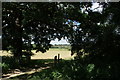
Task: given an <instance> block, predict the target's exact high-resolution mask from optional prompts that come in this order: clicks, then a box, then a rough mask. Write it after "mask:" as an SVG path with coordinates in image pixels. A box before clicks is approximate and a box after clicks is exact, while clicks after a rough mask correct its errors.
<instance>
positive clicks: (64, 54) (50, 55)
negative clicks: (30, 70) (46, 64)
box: [0, 49, 74, 59]
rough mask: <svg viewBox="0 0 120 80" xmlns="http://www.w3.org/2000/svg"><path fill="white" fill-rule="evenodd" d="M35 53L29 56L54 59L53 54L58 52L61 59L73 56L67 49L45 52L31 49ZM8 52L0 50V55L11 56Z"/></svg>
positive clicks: (55, 54)
mask: <svg viewBox="0 0 120 80" xmlns="http://www.w3.org/2000/svg"><path fill="white" fill-rule="evenodd" d="M32 52H33V53H34V54H35V55H33V56H32V57H31V59H54V56H57V55H58V54H60V58H62V59H72V58H73V57H74V56H71V52H70V51H68V50H67V49H50V50H48V51H47V52H45V53H41V52H38V53H36V52H35V50H32ZM9 53H10V52H6V51H0V56H12V55H11V54H9Z"/></svg>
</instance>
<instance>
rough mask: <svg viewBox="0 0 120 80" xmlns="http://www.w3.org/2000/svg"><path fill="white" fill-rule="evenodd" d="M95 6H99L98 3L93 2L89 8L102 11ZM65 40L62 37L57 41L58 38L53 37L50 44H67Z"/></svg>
mask: <svg viewBox="0 0 120 80" xmlns="http://www.w3.org/2000/svg"><path fill="white" fill-rule="evenodd" d="M97 7H99V3H93V6H92V8H91V9H94V11H102V8H97ZM95 8H97V9H95ZM74 24H77V25H79V24H80V23H77V22H74ZM66 40H67V39H63V38H62V39H61V40H60V41H58V39H55V40H52V41H51V42H50V44H53V45H54V44H69V43H68V42H67V41H66Z"/></svg>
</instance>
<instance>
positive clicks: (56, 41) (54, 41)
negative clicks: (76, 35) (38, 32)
mask: <svg viewBox="0 0 120 80" xmlns="http://www.w3.org/2000/svg"><path fill="white" fill-rule="evenodd" d="M50 44H53V45H54V44H69V43H68V42H67V39H63V38H62V39H61V40H60V41H58V39H55V40H53V41H51V42H50Z"/></svg>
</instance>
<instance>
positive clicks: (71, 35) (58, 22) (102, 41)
mask: <svg viewBox="0 0 120 80" xmlns="http://www.w3.org/2000/svg"><path fill="white" fill-rule="evenodd" d="M98 5H99V6H98V7H97V8H96V9H92V8H91V7H92V6H93V3H92V2H74V3H72V2H46V3H44V2H37V3H34V2H15V3H13V2H7V3H6V2H3V3H2V50H7V51H11V52H12V54H13V57H12V59H11V60H13V61H12V62H14V63H17V64H18V65H19V66H17V68H19V67H24V66H25V65H28V66H30V65H29V63H30V56H32V55H34V54H33V53H32V50H33V49H34V50H36V52H39V51H41V52H42V53H43V54H44V52H46V51H47V50H49V48H50V47H51V46H52V45H51V44H50V42H51V41H52V40H55V39H56V38H58V39H59V40H60V39H61V38H67V39H68V42H69V43H70V45H71V48H70V50H71V55H74V54H77V55H76V57H75V58H74V59H73V60H67V61H66V60H63V61H62V62H61V63H59V64H58V65H57V67H55V68H50V70H45V71H43V72H41V73H39V77H37V78H36V79H41V80H43V79H44V80H101V79H106V80H111V79H117V80H119V79H120V77H119V76H120V2H99V3H98ZM100 7H101V9H102V10H101V11H100V10H99V8H100ZM74 22H76V23H79V24H74ZM32 42H34V45H32V44H31V43H32ZM23 50H24V51H23ZM23 55H25V56H26V57H28V58H27V60H28V62H27V63H23V62H24V61H23ZM3 59H6V58H3ZM6 60H7V59H6ZM6 60H3V61H5V62H6ZM33 63H34V62H33ZM11 64H13V63H11ZM11 64H9V65H11ZM36 64H38V63H37V62H36ZM32 67H33V66H32ZM32 67H31V68H32ZM3 70H4V69H3ZM6 71H7V70H6ZM6 71H4V72H6ZM47 73H49V74H47ZM41 74H44V75H45V76H46V77H45V76H43V75H41ZM50 74H51V75H50ZM32 76H33V75H32ZM34 76H36V74H35V75H34ZM37 76H38V74H37ZM32 78H33V77H32ZM32 78H31V79H32ZM26 79H28V78H27V77H26ZM33 79H34V78H33ZM23 80H25V79H23ZM28 80H29V79H28ZM34 80H35V79H34Z"/></svg>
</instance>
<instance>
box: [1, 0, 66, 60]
mask: <svg viewBox="0 0 120 80" xmlns="http://www.w3.org/2000/svg"><path fill="white" fill-rule="evenodd" d="M2 14H3V15H2V18H3V27H2V30H3V35H2V39H3V50H11V51H12V53H13V55H14V57H15V58H16V59H18V60H20V59H21V57H22V55H23V52H22V50H26V51H29V52H31V49H32V47H33V45H31V42H34V44H35V49H36V52H38V51H41V52H45V51H46V50H48V49H49V47H50V46H51V45H50V41H51V40H53V39H55V38H58V39H59V40H60V39H61V38H62V37H65V34H64V33H65V31H64V27H63V26H65V25H66V24H64V23H65V22H66V21H65V20H64V13H63V9H62V7H60V4H59V3H21V2H17V3H3V8H2ZM58 14H59V15H58Z"/></svg>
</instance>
